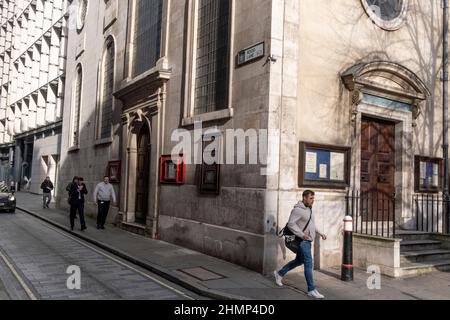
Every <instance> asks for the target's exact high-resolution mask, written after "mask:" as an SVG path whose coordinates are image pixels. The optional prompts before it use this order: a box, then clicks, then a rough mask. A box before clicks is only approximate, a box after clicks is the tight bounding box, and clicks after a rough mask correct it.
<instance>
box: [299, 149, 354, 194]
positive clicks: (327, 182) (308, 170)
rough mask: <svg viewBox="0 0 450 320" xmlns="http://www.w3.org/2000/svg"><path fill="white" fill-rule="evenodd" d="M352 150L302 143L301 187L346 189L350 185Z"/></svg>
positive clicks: (300, 162) (300, 160)
mask: <svg viewBox="0 0 450 320" xmlns="http://www.w3.org/2000/svg"><path fill="white" fill-rule="evenodd" d="M350 154H351V148H349V147H341V146H332V145H323V144H316V143H309V142H301V143H300V159H299V187H301V188H304V187H308V188H322V189H345V188H347V187H348V186H349V183H350Z"/></svg>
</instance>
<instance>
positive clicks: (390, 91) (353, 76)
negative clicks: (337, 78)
mask: <svg viewBox="0 0 450 320" xmlns="http://www.w3.org/2000/svg"><path fill="white" fill-rule="evenodd" d="M341 77H342V81H343V83H344V85H345V87H346V88H347V89H348V90H349V91H350V92H351V102H352V105H353V106H354V107H357V105H358V104H359V103H360V102H361V101H362V99H363V94H364V93H368V94H375V95H377V96H381V97H384V98H387V99H392V100H395V101H399V102H402V103H406V104H409V105H411V106H412V108H411V109H412V114H413V118H414V120H415V119H417V117H418V116H419V115H420V114H422V113H423V112H422V105H423V103H424V101H426V100H427V99H428V98H429V97H430V96H431V92H430V90H429V89H428V88H427V86H426V85H425V83H424V82H423V81H422V80H421V79H420V78H419V76H417V75H416V74H415V73H414V72H412V71H411V70H410V69H408V68H406V67H404V66H402V65H400V64H398V63H395V62H388V61H374V62H369V63H360V64H357V65H354V66H353V67H351V68H349V69H348V70H346V71H345V72H344V73H342V75H341Z"/></svg>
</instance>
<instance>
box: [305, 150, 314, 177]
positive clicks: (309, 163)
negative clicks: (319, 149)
mask: <svg viewBox="0 0 450 320" xmlns="http://www.w3.org/2000/svg"><path fill="white" fill-rule="evenodd" d="M305 162H306V165H305V171H306V173H317V153H315V152H306V161H305Z"/></svg>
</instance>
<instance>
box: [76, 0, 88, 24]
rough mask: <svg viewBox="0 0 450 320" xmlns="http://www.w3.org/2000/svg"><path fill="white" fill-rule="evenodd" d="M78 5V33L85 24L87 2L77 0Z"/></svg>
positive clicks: (85, 0)
mask: <svg viewBox="0 0 450 320" xmlns="http://www.w3.org/2000/svg"><path fill="white" fill-rule="evenodd" d="M78 3H79V7H78V19H77V28H78V30H79V31H80V30H81V29H83V27H84V23H85V22H86V13H87V7H88V2H87V0H79V2H78Z"/></svg>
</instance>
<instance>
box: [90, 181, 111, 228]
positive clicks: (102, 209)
mask: <svg viewBox="0 0 450 320" xmlns="http://www.w3.org/2000/svg"><path fill="white" fill-rule="evenodd" d="M111 200H112V201H113V203H114V204H115V203H116V193H115V192H114V187H113V186H112V184H110V183H109V177H108V176H105V177H104V179H103V182H101V183H99V184H98V185H97V187H96V188H95V191H94V201H95V202H96V203H97V205H98V214H97V229H99V230H100V229H102V230H104V229H105V223H106V219H107V217H108V212H109V207H110V206H111Z"/></svg>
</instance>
